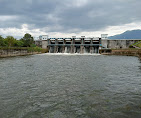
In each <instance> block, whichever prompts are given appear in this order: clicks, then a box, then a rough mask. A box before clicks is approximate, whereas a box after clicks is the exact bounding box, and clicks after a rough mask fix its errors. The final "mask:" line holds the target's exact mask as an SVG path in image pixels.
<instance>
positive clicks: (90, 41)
mask: <svg viewBox="0 0 141 118" xmlns="http://www.w3.org/2000/svg"><path fill="white" fill-rule="evenodd" d="M35 44H36V45H37V46H39V47H42V48H43V49H47V50H48V52H49V53H80V54H83V53H99V48H101V38H98V37H85V36H81V37H76V36H72V37H71V38H48V39H47V40H38V41H36V42H35Z"/></svg>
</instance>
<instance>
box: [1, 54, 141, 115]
mask: <svg viewBox="0 0 141 118" xmlns="http://www.w3.org/2000/svg"><path fill="white" fill-rule="evenodd" d="M140 117H141V63H140V60H139V59H138V58H137V57H128V56H103V55H96V54H83V55H81V54H61V53H57V54H40V55H33V56H24V57H14V58H3V59H0V118H140Z"/></svg>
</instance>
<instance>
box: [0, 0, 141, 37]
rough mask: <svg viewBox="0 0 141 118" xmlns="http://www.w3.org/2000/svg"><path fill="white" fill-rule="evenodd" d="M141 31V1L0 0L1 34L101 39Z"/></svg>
mask: <svg viewBox="0 0 141 118" xmlns="http://www.w3.org/2000/svg"><path fill="white" fill-rule="evenodd" d="M134 29H141V0H0V35H2V36H3V37H5V36H14V37H16V38H20V37H23V36H24V34H25V33H30V34H31V35H32V36H34V37H38V36H39V35H49V37H71V36H78V37H79V36H86V37H100V36H101V34H108V36H112V35H116V34H120V33H123V32H124V31H126V30H134Z"/></svg>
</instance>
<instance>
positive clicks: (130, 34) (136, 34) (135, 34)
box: [108, 30, 141, 39]
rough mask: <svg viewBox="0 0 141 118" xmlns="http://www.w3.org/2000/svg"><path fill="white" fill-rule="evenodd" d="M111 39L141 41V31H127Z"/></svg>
mask: <svg viewBox="0 0 141 118" xmlns="http://www.w3.org/2000/svg"><path fill="white" fill-rule="evenodd" d="M108 38H109V39H141V30H131V31H126V32H124V33H122V34H118V35H114V36H110V37H108Z"/></svg>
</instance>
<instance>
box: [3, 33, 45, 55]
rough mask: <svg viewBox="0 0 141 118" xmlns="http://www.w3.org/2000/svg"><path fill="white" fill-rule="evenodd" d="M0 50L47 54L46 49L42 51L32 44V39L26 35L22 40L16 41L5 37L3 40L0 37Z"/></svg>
mask: <svg viewBox="0 0 141 118" xmlns="http://www.w3.org/2000/svg"><path fill="white" fill-rule="evenodd" d="M0 49H4V50H10V49H17V50H25V49H26V50H28V52H43V53H45V52H47V50H46V49H42V48H40V47H38V46H36V45H35V44H34V39H33V37H32V36H31V35H30V34H29V33H26V34H25V35H24V37H23V38H21V39H19V40H17V39H16V38H14V37H13V36H7V37H6V38H3V37H2V36H1V35H0Z"/></svg>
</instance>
